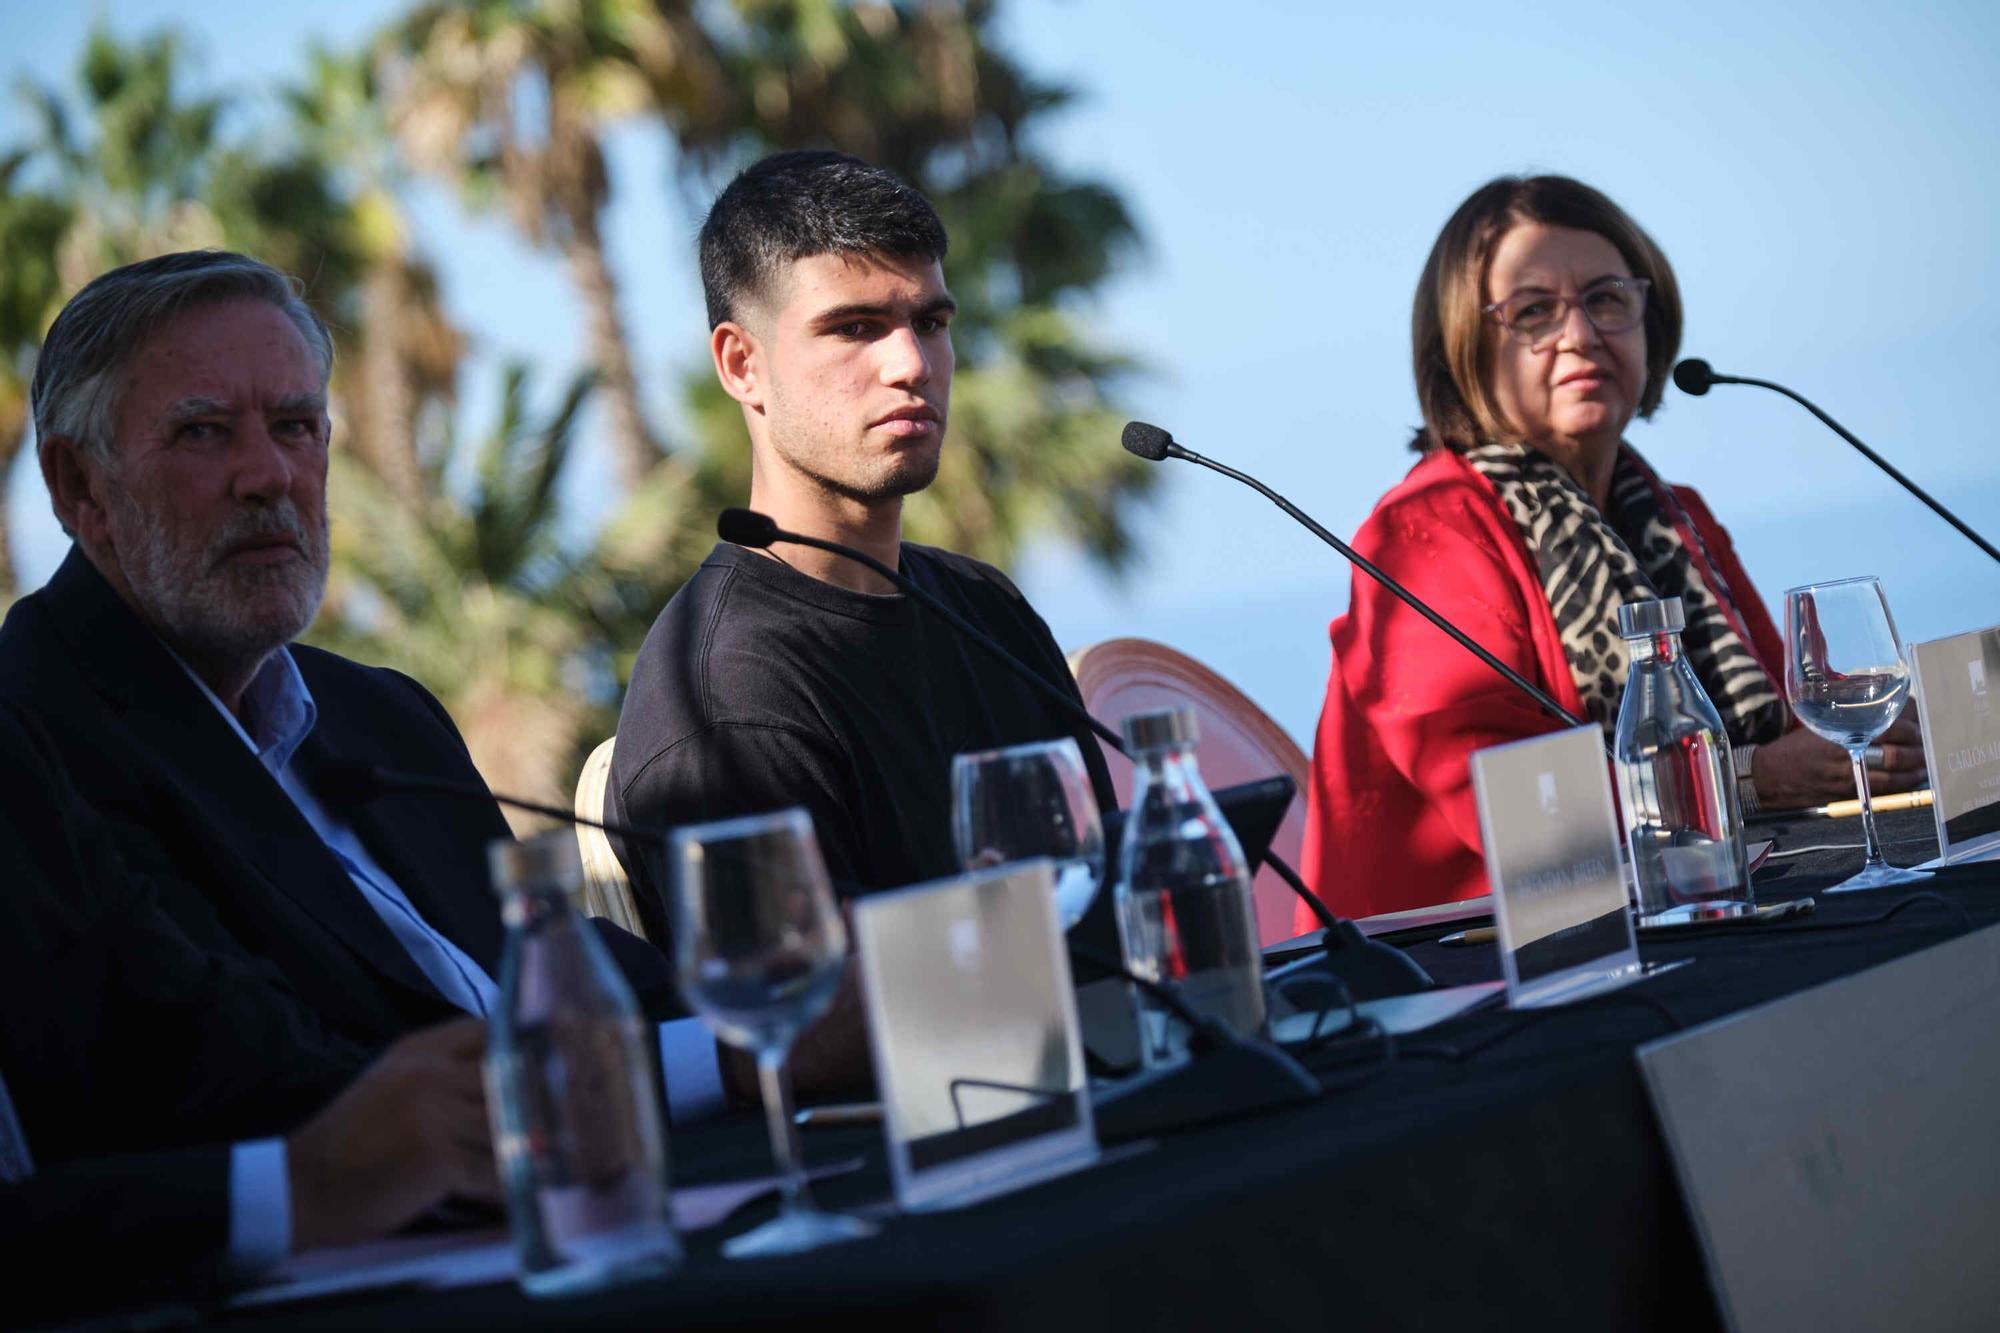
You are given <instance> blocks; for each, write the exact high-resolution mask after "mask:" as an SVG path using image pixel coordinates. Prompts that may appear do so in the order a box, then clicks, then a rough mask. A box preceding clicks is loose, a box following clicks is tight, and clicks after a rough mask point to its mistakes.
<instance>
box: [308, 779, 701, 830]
mask: <svg viewBox="0 0 2000 1333" xmlns="http://www.w3.org/2000/svg"><path fill="white" fill-rule="evenodd" d="M312 785H313V788H314V790H315V791H316V792H317V793H318V794H319V796H320V797H321V798H322V799H324V800H328V801H331V802H333V803H334V804H335V805H340V806H356V805H366V804H368V803H369V802H370V801H375V800H379V799H381V798H382V797H384V796H394V795H397V794H402V795H411V794H417V795H423V796H453V797H457V798H459V799H461V800H468V801H474V800H476V801H492V802H493V803H494V804H495V805H507V806H512V807H513V808H514V809H516V810H526V811H527V812H528V813H530V814H535V815H547V816H548V817H549V818H551V819H559V820H561V821H562V822H563V823H565V824H581V825H583V826H584V827H585V828H594V829H597V830H599V831H601V832H604V833H615V834H617V835H618V836H619V837H621V838H628V839H632V840H635V841H644V840H646V839H649V838H650V839H661V838H664V837H665V836H666V833H665V831H664V830H662V829H642V828H639V827H637V826H635V825H632V824H616V823H612V822H611V821H609V820H603V821H600V820H596V819H585V818H584V817H583V816H582V815H580V814H578V813H577V812H576V811H574V810H565V809H563V808H562V807H561V806H556V805H543V804H542V803H541V802H540V801H530V800H525V799H523V798H521V797H519V796H503V795H501V794H500V793H499V792H496V791H489V790H487V789H486V788H485V787H482V786H478V785H476V784H474V783H470V782H461V781H459V780H458V779H456V778H438V777H430V776H428V775H426V774H423V773H406V772H404V771H402V770H401V769H396V768H384V767H382V766H381V765H380V764H363V763H355V762H352V761H349V760H346V759H333V760H328V761H327V762H326V763H323V764H321V765H319V766H318V767H317V768H315V769H314V770H313V773H312Z"/></svg>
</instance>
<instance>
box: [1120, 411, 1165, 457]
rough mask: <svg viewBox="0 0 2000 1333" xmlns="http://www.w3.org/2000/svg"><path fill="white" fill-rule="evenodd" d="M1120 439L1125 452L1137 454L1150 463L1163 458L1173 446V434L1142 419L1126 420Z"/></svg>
mask: <svg viewBox="0 0 2000 1333" xmlns="http://www.w3.org/2000/svg"><path fill="white" fill-rule="evenodd" d="M1122 439H1123V442H1124V445H1125V451H1126V452H1127V453H1132V454H1137V455H1139V457H1141V458H1143V459H1146V460H1147V461H1148V462H1152V463H1157V462H1159V461H1160V460H1161V459H1163V458H1165V457H1166V456H1167V455H1168V454H1170V453H1172V452H1173V448H1174V437H1173V436H1171V435H1169V434H1167V433H1166V432H1165V431H1163V430H1161V429H1160V428H1159V427H1158V426H1153V425H1148V424H1147V423H1146V422H1143V421H1128V422H1126V423H1125V434H1124V436H1123V437H1122Z"/></svg>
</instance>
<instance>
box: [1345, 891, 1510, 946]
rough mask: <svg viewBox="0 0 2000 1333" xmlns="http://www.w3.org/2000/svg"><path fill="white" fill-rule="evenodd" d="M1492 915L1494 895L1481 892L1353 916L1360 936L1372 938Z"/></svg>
mask: <svg viewBox="0 0 2000 1333" xmlns="http://www.w3.org/2000/svg"><path fill="white" fill-rule="evenodd" d="M1492 915H1493V895H1492V894H1490V893H1482V894H1480V895H1479V896H1478V897H1477V898H1463V899H1460V900H1459V901H1457V902H1451V903H1434V904H1432V905H1431V906H1429V907H1410V908H1405V909H1404V910H1403V911H1400V912H1382V913H1380V914H1378V915H1376V916H1363V917H1356V918H1355V919H1354V924H1355V925H1357V926H1359V927H1360V928H1361V933H1362V934H1363V935H1367V936H1369V937H1371V938H1372V937H1374V936H1376V935H1387V934H1389V933H1390V932H1391V931H1396V930H1414V929H1417V928H1419V927H1422V926H1446V925H1450V924H1451V923H1452V922H1454V921H1470V920H1472V919H1474V918H1475V917H1482V916H1492Z"/></svg>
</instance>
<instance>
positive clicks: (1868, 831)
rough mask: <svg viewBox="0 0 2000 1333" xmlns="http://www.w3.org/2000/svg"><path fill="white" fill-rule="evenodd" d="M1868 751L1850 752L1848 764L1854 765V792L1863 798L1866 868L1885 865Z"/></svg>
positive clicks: (1864, 864) (1862, 821) (1862, 831)
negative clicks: (1870, 784)
mask: <svg viewBox="0 0 2000 1333" xmlns="http://www.w3.org/2000/svg"><path fill="white" fill-rule="evenodd" d="M1866 754H1867V750H1866V748H1865V747H1864V748H1863V749H1860V750H1849V751H1848V752H1847V758H1848V762H1849V763H1851V764H1853V765H1854V790H1855V791H1856V793H1858V794H1859V795H1860V797H1861V833H1862V836H1863V838H1865V839H1866V840H1867V843H1868V857H1867V859H1866V860H1865V861H1863V862H1862V865H1863V866H1864V867H1866V866H1879V865H1884V864H1886V862H1884V861H1883V859H1882V844H1881V843H1880V842H1878V841H1877V840H1876V838H1875V803H1874V801H1873V800H1872V799H1871V798H1870V797H1869V794H1868V765H1867V762H1866V761H1865V759H1864V756H1865V755H1866Z"/></svg>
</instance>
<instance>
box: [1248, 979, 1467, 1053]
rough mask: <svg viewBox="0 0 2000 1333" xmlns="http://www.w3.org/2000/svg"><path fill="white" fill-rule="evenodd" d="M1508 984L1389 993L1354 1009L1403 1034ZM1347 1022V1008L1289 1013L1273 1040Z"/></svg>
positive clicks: (1318, 1033)
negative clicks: (1325, 1012) (1329, 1012)
mask: <svg viewBox="0 0 2000 1333" xmlns="http://www.w3.org/2000/svg"><path fill="white" fill-rule="evenodd" d="M1505 986H1506V983H1505V982H1501V981H1477V982H1474V983H1473V984H1472V985H1470V986H1447V987H1445V988H1444V989H1442V990H1427V991H1419V992H1417V993H1416V994H1414V995H1390V996H1387V997H1385V998H1383V999H1380V1000H1365V1001H1363V1002H1362V1003H1360V1004H1358V1005H1356V1006H1355V1009H1356V1010H1357V1011H1358V1012H1359V1013H1360V1014H1361V1015H1362V1016H1363V1017H1366V1018H1372V1019H1374V1020H1375V1021H1376V1022H1377V1023H1380V1024H1381V1025H1382V1027H1383V1028H1384V1029H1385V1030H1386V1031H1389V1032H1393V1033H1395V1034H1396V1035H1397V1036H1399V1037H1400V1036H1403V1035H1405V1034H1407V1033H1411V1032H1421V1031H1422V1030H1423V1029H1425V1028H1427V1027H1431V1026H1433V1025H1434V1024H1438V1023H1442V1022H1444V1021H1445V1020H1446V1019H1447V1018H1456V1017H1457V1016H1458V1015H1460V1014H1462V1013H1464V1012H1465V1011H1466V1010H1468V1009H1471V1008H1473V1007H1475V1006H1477V1005H1480V1004H1483V1003H1485V1002H1486V1001H1487V1000H1488V999H1490V998H1491V997H1493V996H1495V995H1497V994H1499V992H1500V991H1501V990H1502V989H1504V988H1505ZM1315 1025H1317V1026H1315ZM1346 1026H1347V1012H1346V1011H1345V1010H1340V1011H1337V1012H1335V1013H1331V1014H1326V1015H1321V1014H1319V1013H1316V1012H1312V1011H1302V1012H1299V1013H1295V1014H1289V1015H1287V1016H1285V1017H1284V1018H1281V1019H1279V1020H1278V1021H1276V1022H1275V1023H1273V1024H1272V1025H1271V1038H1272V1040H1274V1041H1276V1042H1278V1043H1279V1044H1280V1045H1283V1044H1285V1043H1287V1042H1296V1041H1307V1040H1310V1039H1312V1038H1314V1037H1325V1036H1329V1035H1331V1034H1333V1033H1336V1032H1339V1031H1340V1030H1341V1029H1342V1028H1344V1027H1346Z"/></svg>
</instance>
